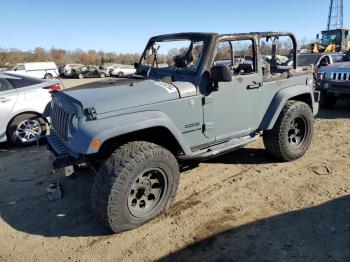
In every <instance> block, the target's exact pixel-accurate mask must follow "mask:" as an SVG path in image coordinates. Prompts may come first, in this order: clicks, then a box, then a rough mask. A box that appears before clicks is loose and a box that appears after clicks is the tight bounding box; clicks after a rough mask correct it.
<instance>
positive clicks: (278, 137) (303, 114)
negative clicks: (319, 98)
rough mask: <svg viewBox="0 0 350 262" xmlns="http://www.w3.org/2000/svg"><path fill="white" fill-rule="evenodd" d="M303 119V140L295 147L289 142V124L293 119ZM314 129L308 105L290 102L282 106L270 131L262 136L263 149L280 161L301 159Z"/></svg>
mask: <svg viewBox="0 0 350 262" xmlns="http://www.w3.org/2000/svg"><path fill="white" fill-rule="evenodd" d="M299 118H300V119H304V120H303V121H305V126H306V127H305V132H304V134H305V135H304V138H303V139H302V140H301V141H300V144H298V145H297V146H294V145H292V144H291V143H290V142H289V138H290V131H291V128H290V126H291V124H292V123H293V121H294V120H295V119H299ZM313 129H314V118H313V114H312V111H311V108H310V106H309V105H307V104H306V103H304V102H300V101H294V100H290V101H288V102H287V103H286V105H285V106H284V108H283V110H282V112H281V114H280V115H279V117H278V119H277V121H276V123H275V125H274V127H273V129H272V130H267V131H265V132H264V134H263V139H264V145H265V149H266V150H267V152H268V153H269V154H271V155H272V156H274V157H276V158H278V159H279V160H282V161H293V160H295V159H298V158H300V157H302V156H303V155H304V154H305V153H306V151H307V150H308V148H309V146H310V143H311V140H312V135H313Z"/></svg>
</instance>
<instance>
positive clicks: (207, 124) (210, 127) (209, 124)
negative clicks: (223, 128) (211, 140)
mask: <svg viewBox="0 0 350 262" xmlns="http://www.w3.org/2000/svg"><path fill="white" fill-rule="evenodd" d="M214 126H215V125H214V123H212V122H208V123H204V125H203V130H204V132H205V131H207V130H209V129H213V128H214Z"/></svg>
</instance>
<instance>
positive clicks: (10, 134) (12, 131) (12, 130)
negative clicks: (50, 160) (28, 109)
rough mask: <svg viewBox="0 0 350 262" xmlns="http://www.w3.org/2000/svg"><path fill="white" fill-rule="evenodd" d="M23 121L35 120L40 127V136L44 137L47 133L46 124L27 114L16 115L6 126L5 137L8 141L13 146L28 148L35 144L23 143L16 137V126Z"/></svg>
mask: <svg viewBox="0 0 350 262" xmlns="http://www.w3.org/2000/svg"><path fill="white" fill-rule="evenodd" d="M25 120H36V121H37V122H39V124H40V127H41V134H40V136H44V135H45V134H46V132H47V126H46V122H45V120H44V119H43V118H42V117H40V116H38V115H35V114H29V113H28V114H21V115H18V116H16V117H15V118H14V119H13V120H12V121H11V122H10V123H9V124H8V126H7V129H6V135H7V139H8V141H9V142H10V143H11V144H13V145H15V146H30V145H33V144H35V143H36V141H32V142H27V143H24V142H23V141H21V140H20V139H18V137H17V135H16V129H17V126H18V125H19V124H20V123H21V122H23V121H25Z"/></svg>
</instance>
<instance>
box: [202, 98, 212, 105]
mask: <svg viewBox="0 0 350 262" xmlns="http://www.w3.org/2000/svg"><path fill="white" fill-rule="evenodd" d="M213 102H214V98H212V97H207V96H204V97H203V98H202V105H206V104H210V103H213Z"/></svg>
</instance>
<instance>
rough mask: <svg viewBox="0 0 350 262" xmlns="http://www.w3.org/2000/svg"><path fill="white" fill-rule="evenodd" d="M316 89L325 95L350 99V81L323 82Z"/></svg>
mask: <svg viewBox="0 0 350 262" xmlns="http://www.w3.org/2000/svg"><path fill="white" fill-rule="evenodd" d="M316 89H317V90H318V91H320V92H322V93H323V94H328V95H333V96H339V97H340V96H344V97H349V96H350V81H322V82H321V83H320V84H319V85H318V86H317V88H316Z"/></svg>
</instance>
